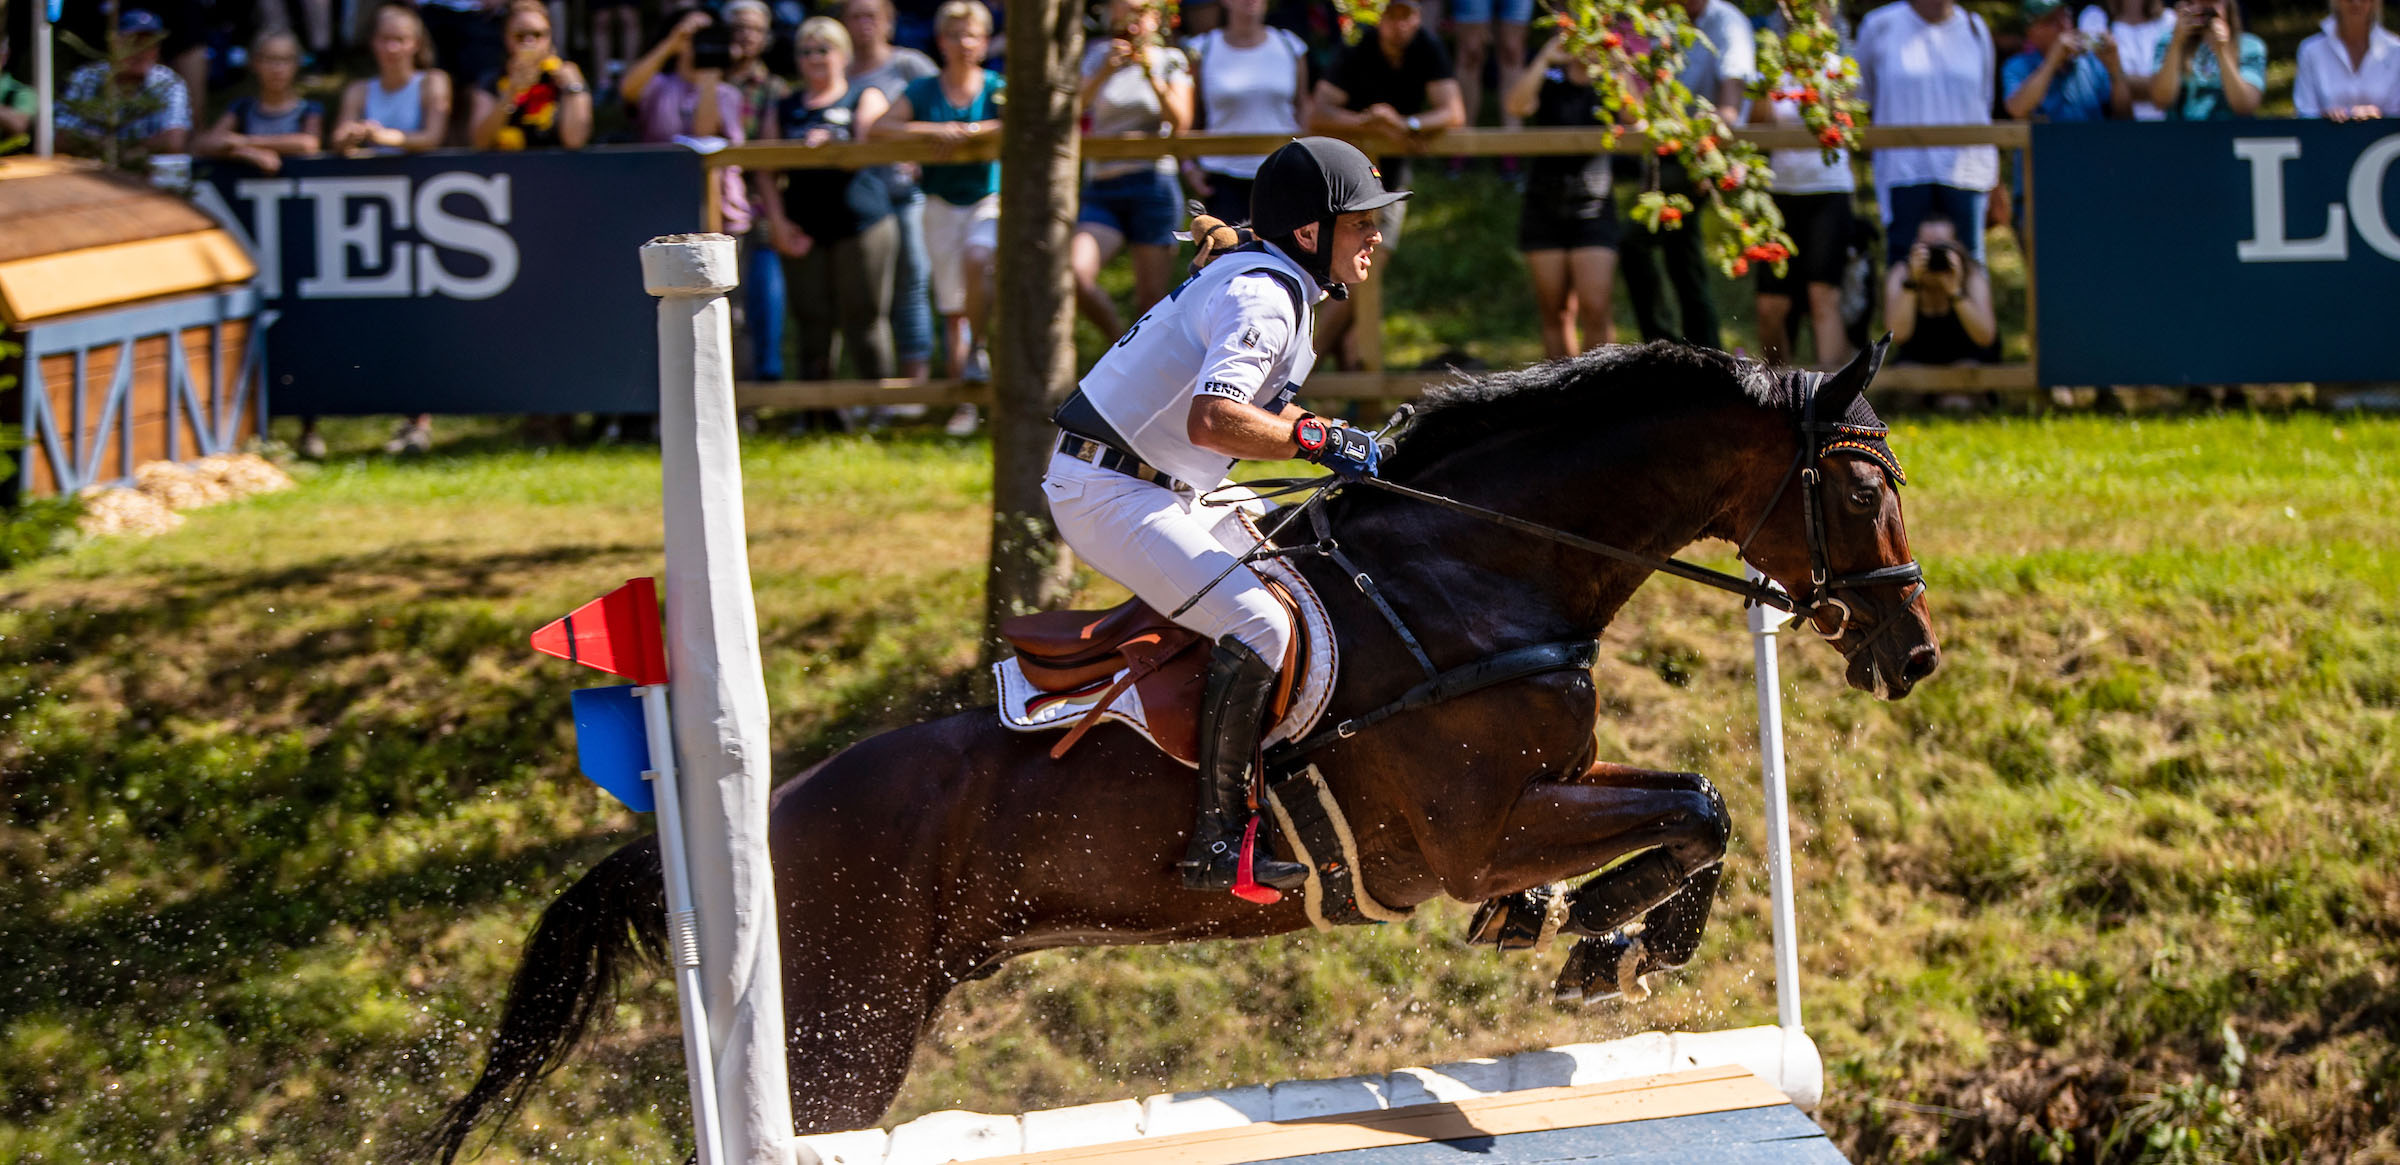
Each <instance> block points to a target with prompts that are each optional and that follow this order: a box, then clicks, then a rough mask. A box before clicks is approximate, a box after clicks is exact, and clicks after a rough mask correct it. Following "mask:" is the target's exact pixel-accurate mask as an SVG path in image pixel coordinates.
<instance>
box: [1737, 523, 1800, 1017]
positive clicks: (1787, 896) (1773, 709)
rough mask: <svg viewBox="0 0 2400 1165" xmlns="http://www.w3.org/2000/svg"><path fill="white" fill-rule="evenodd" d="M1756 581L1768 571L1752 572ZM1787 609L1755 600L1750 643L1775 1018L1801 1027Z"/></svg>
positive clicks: (1751, 618) (1761, 578) (1760, 580)
mask: <svg viewBox="0 0 2400 1165" xmlns="http://www.w3.org/2000/svg"><path fill="white" fill-rule="evenodd" d="M1749 574H1750V579H1751V581H1753V582H1763V581H1765V576H1764V575H1761V574H1759V573H1758V572H1757V571H1755V570H1753V571H1750V572H1749ZM1781 619H1782V613H1781V612H1779V611H1776V610H1775V609H1774V608H1772V607H1762V606H1759V605H1758V604H1756V603H1753V604H1751V605H1750V644H1751V649H1752V652H1753V655H1754V657H1755V659H1756V660H1757V665H1758V668H1757V671H1758V767H1759V773H1760V775H1761V776H1762V777H1764V778H1765V780H1766V786H1767V894H1768V898H1769V900H1770V902H1771V904H1772V907H1773V911H1774V930H1775V1022H1776V1024H1777V1025H1778V1026H1780V1027H1782V1028H1783V1029H1784V1030H1785V1031H1786V1032H1799V1031H1800V1030H1801V1025H1800V945H1799V935H1798V932H1797V922H1796V920H1795V918H1794V916H1793V912H1792V824H1791V804H1790V798H1789V796H1788V795H1787V794H1786V792H1785V788H1784V779H1783V679H1782V676H1781V675H1780V674H1778V671H1777V668H1776V658H1775V634H1776V624H1777V623H1778V622H1780V621H1781Z"/></svg>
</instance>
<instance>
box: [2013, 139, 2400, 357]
mask: <svg viewBox="0 0 2400 1165" xmlns="http://www.w3.org/2000/svg"><path fill="white" fill-rule="evenodd" d="M2033 159H2034V163H2033V193H2034V197H2033V212H2034V214H2035V216H2036V218H2035V222H2034V235H2033V239H2034V257H2035V260H2036V262H2035V267H2034V271H2035V273H2036V275H2035V277H2036V279H2037V281H2038V284H2039V285H2038V287H2037V288H2036V293H2037V300H2038V303H2039V308H2038V310H2039V321H2038V322H2039V325H2040V329H2041V331H2040V345H2039V348H2040V367H2039V369H2038V370H2037V371H2038V372H2039V374H2040V377H2041V380H2042V383H2044V384H2231V383H2243V382H2250V383H2257V382H2275V381H2319V380H2322V381H2348V380H2389V379H2392V378H2394V377H2396V376H2400V338H2395V336H2394V335H2393V334H2392V333H2390V332H2387V331H2385V330H2383V329H2384V328H2386V327H2387V326H2389V325H2387V324H2385V323H2383V322H2381V321H2384V320H2386V319H2388V318H2389V317H2390V316H2391V314H2392V308H2393V306H2394V305H2395V304H2400V166H2396V165H2394V163H2395V161H2400V127H2396V126H2394V125H2393V124H2392V123H2390V122H2354V123H2351V124H2346V125H2336V124H2333V123H2331V122H2323V121H2223V122H2104V123H2099V124H2091V125H2037V126H2035V127H2033Z"/></svg>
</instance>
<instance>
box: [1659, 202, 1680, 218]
mask: <svg viewBox="0 0 2400 1165" xmlns="http://www.w3.org/2000/svg"><path fill="white" fill-rule="evenodd" d="M1658 221H1660V222H1682V221H1683V212H1682V211H1680V210H1677V209H1675V208H1674V207H1672V206H1662V207H1660V208H1659V209H1658Z"/></svg>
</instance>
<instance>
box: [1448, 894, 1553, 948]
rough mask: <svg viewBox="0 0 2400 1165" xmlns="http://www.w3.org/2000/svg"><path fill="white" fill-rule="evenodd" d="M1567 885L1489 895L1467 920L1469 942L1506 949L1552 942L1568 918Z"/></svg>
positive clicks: (1472, 944)
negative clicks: (1472, 916) (1473, 915)
mask: <svg viewBox="0 0 2400 1165" xmlns="http://www.w3.org/2000/svg"><path fill="white" fill-rule="evenodd" d="M1566 905H1567V899H1566V888H1565V887H1564V886H1559V885H1550V886H1536V887H1534V888H1533V889H1531V890H1521V891H1519V892H1517V893H1515V894H1503V895H1501V896H1500V897H1498V898H1488V899H1485V900H1484V903H1483V905H1481V906H1478V907H1476V908H1475V917H1474V918H1473V919H1472V920H1470V921H1469V922H1468V923H1467V945H1468V946H1483V945H1489V946H1494V947H1498V948H1500V949H1501V950H1504V951H1523V950H1541V949H1543V948H1545V947H1547V946H1549V945H1550V940H1551V938H1552V937H1553V936H1555V935H1556V934H1557V933H1558V928H1559V926H1560V925H1561V924H1562V923H1563V922H1564V921H1565V917H1566Z"/></svg>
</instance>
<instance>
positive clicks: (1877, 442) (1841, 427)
mask: <svg viewBox="0 0 2400 1165" xmlns="http://www.w3.org/2000/svg"><path fill="white" fill-rule="evenodd" d="M1824 379H1825V377H1824V374H1823V373H1818V372H1803V373H1797V374H1795V380H1796V383H1797V385H1798V387H1799V389H1800V425H1799V435H1800V449H1799V452H1797V453H1795V454H1794V455H1793V457H1792V466H1791V468H1789V469H1787V470H1785V471H1784V473H1783V480H1782V481H1779V482H1777V483H1776V484H1775V492H1774V493H1772V494H1770V495H1768V497H1767V505H1766V508H1765V509H1762V510H1760V511H1759V512H1758V520H1757V521H1756V522H1753V523H1751V524H1750V532H1749V533H1747V534H1744V535H1742V540H1741V542H1740V543H1739V544H1738V549H1737V551H1736V553H1738V554H1739V555H1740V556H1741V557H1743V558H1745V559H1747V558H1748V557H1749V554H1750V543H1751V542H1752V541H1753V540H1755V539H1756V538H1757V537H1758V532H1759V531H1760V530H1762V529H1764V528H1766V524H1767V519H1768V518H1769V517H1771V516H1773V515H1774V513H1775V507H1776V506H1778V505H1780V504H1782V502H1783V495H1784V492H1785V491H1786V490H1789V489H1790V488H1791V487H1792V482H1794V481H1795V480H1796V481H1798V482H1799V483H1800V499H1801V514H1802V516H1803V517H1802V520H1803V523H1804V530H1805V532H1806V541H1807V543H1808V585H1809V591H1810V594H1811V596H1812V597H1813V598H1815V599H1816V600H1817V601H1816V602H1815V603H1813V604H1810V605H1808V606H1806V607H1805V608H1803V607H1802V606H1801V605H1800V604H1799V603H1798V602H1797V600H1795V601H1794V602H1793V603H1792V604H1791V605H1788V606H1782V607H1781V609H1783V610H1786V611H1790V612H1791V613H1792V616H1793V620H1794V621H1795V622H1799V621H1803V620H1805V621H1806V622H1807V623H1808V624H1809V627H1810V629H1811V630H1814V631H1815V632H1816V633H1817V634H1818V635H1820V636H1822V637H1824V639H1825V641H1826V642H1828V643H1832V644H1834V645H1835V646H1836V647H1837V648H1839V647H1840V642H1839V641H1840V640H1841V638H1842V636H1844V635H1845V634H1848V633H1849V632H1850V631H1851V630H1852V629H1853V628H1857V627H1861V626H1862V624H1859V623H1858V622H1857V621H1856V618H1855V615H1856V611H1855V608H1854V607H1853V606H1852V605H1851V603H1850V602H1849V601H1848V600H1846V599H1844V598H1842V592H1845V591H1853V592H1854V591H1857V590H1859V589H1860V588H1863V587H1875V586H1898V587H1901V588H1903V589H1902V591H1901V592H1900V606H1902V607H1906V606H1908V605H1909V604H1910V603H1913V602H1916V601H1917V599H1918V598H1919V597H1920V596H1922V595H1923V594H1924V593H1925V571H1924V568H1922V567H1920V566H1918V565H1917V560H1916V559H1914V558H1911V559H1909V560H1908V561H1906V562H1901V563H1894V564H1893V565H1890V566H1878V567H1875V568H1874V569H1871V570H1861V571H1853V572H1851V573H1849V574H1841V575H1836V574H1833V573H1832V565H1831V554H1830V552H1829V550H1828V548H1827V545H1826V535H1825V506H1824V500H1823V499H1822V498H1821V497H1820V496H1819V493H1818V491H1819V488H1820V487H1821V486H1822V485H1823V482H1824V476H1825V475H1824V474H1823V473H1822V472H1820V471H1819V468H1818V467H1819V466H1820V465H1822V464H1823V463H1824V462H1825V460H1826V459H1827V458H1830V457H1863V458H1866V459H1867V460H1869V461H1873V462H1875V463H1876V464H1877V465H1880V466H1882V467H1883V470H1884V473H1885V475H1886V476H1888V477H1890V478H1891V481H1892V487H1893V488H1894V489H1897V488H1899V487H1900V486H1902V485H1905V484H1907V481H1908V475H1907V474H1905V473H1903V472H1902V471H1901V469H1900V462H1899V460H1898V459H1896V458H1894V457H1893V456H1892V455H1891V450H1890V448H1889V447H1888V446H1886V445H1885V444H1884V441H1885V439H1886V438H1887V437H1889V436H1890V435H1891V432H1892V430H1891V427H1890V426H1889V425H1862V424H1856V423H1853V422H1849V421H1820V420H1818V419H1817V389H1818V388H1819V387H1820V386H1821V385H1823V383H1824ZM1779 593H1780V592H1779ZM1770 605H1776V604H1770ZM1825 615H1830V616H1832V619H1833V630H1831V631H1827V630H1826V629H1825V625H1824V624H1823V623H1822V622H1821V621H1820V616H1825ZM1894 623H1895V620H1892V619H1878V620H1876V621H1875V622H1874V623H1872V624H1864V625H1863V626H1864V627H1865V629H1866V631H1867V634H1866V635H1865V636H1864V637H1863V638H1860V639H1858V640H1857V641H1856V642H1855V643H1852V644H1851V645H1850V646H1849V647H1847V648H1841V652H1842V658H1843V659H1854V658H1856V657H1857V655H1858V653H1860V652H1862V651H1865V650H1867V649H1868V648H1869V647H1872V646H1874V645H1875V643H1876V641H1878V640H1880V639H1882V638H1883V637H1884V635H1885V634H1886V633H1888V632H1889V631H1890V630H1891V629H1892V626H1893V625H1894Z"/></svg>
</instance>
